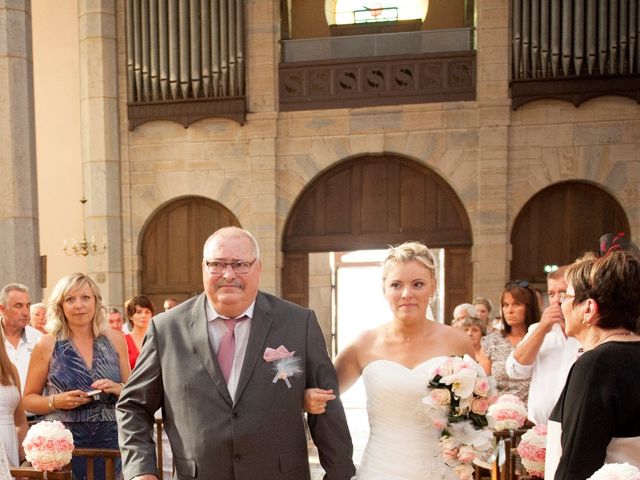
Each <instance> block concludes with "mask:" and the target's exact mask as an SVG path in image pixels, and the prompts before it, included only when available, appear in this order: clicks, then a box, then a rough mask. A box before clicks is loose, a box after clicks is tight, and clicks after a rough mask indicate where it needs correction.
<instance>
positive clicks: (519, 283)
mask: <svg viewBox="0 0 640 480" xmlns="http://www.w3.org/2000/svg"><path fill="white" fill-rule="evenodd" d="M511 285H516V286H517V287H520V288H527V287H528V286H529V282H527V281H526V280H512V281H510V282H507V283H505V284H504V288H508V287H510V286H511Z"/></svg>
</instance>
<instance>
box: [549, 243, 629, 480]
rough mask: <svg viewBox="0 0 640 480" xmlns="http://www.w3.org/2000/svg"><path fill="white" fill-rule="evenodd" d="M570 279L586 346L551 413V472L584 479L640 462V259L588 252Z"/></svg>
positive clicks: (575, 327)
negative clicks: (608, 466) (604, 469)
mask: <svg viewBox="0 0 640 480" xmlns="http://www.w3.org/2000/svg"><path fill="white" fill-rule="evenodd" d="M566 278H567V292H566V294H564V295H562V296H561V301H562V313H563V314H564V317H565V322H566V326H565V331H566V333H567V335H570V336H573V337H576V338H577V339H578V340H580V342H581V343H582V345H583V347H584V351H585V353H584V354H583V355H582V356H581V357H580V358H579V359H578V360H577V361H576V363H575V364H574V366H573V368H572V369H571V371H570V373H569V377H568V378H567V383H566V385H565V387H564V390H563V392H562V394H561V396H560V398H559V400H558V403H557V404H556V406H555V408H554V409H553V412H552V413H551V418H550V420H549V435H548V440H547V470H546V474H545V477H546V478H555V479H556V480H557V479H561V480H583V479H586V478H588V477H589V476H591V475H592V474H593V473H594V472H595V471H596V470H598V469H599V468H600V467H602V465H603V464H604V463H622V462H627V463H630V464H633V465H635V466H636V467H640V415H639V413H640V336H638V319H639V318H640V295H639V292H640V258H639V257H637V256H636V255H634V254H632V253H629V252H626V251H622V250H615V251H610V252H609V253H607V254H606V255H604V256H603V257H601V258H597V257H596V256H594V255H592V254H588V255H586V256H585V257H583V258H582V259H580V260H578V261H577V262H576V263H574V264H573V265H571V266H570V267H569V268H568V269H567V272H566ZM560 432H561V433H560ZM558 440H559V441H558ZM560 447H561V450H560ZM558 456H559V457H560V458H559V463H558V462H557V460H558ZM554 460H555V462H554ZM556 467H557V470H556ZM554 472H555V476H554Z"/></svg>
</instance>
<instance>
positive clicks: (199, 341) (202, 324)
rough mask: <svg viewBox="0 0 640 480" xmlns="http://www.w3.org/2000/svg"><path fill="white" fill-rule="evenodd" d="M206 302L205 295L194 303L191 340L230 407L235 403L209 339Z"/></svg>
mask: <svg viewBox="0 0 640 480" xmlns="http://www.w3.org/2000/svg"><path fill="white" fill-rule="evenodd" d="M206 301H207V297H206V296H205V294H204V293H203V294H202V295H201V296H200V299H199V300H198V301H197V302H195V303H194V306H193V310H192V311H191V315H190V317H189V330H190V332H191V338H192V339H193V346H194V348H195V350H196V352H197V353H198V356H199V357H200V360H201V361H202V364H203V365H204V368H205V369H206V370H207V372H208V373H209V376H210V377H211V379H212V380H213V383H214V384H215V385H216V387H217V388H218V390H219V391H220V394H221V395H222V396H223V397H224V399H225V400H226V401H227V403H229V405H232V404H233V401H232V400H231V395H229V390H228V389H227V383H226V382H225V381H224V376H223V375H222V371H221V370H220V367H219V366H218V362H217V360H216V358H215V354H214V352H213V347H212V346H211V340H210V339H209V326H208V320H207V317H206V308H205V302H206Z"/></svg>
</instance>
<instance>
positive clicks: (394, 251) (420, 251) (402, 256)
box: [382, 242, 438, 290]
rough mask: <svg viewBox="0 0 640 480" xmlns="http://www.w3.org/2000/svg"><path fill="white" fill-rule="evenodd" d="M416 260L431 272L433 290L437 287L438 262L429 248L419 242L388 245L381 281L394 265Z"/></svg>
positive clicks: (383, 280)
mask: <svg viewBox="0 0 640 480" xmlns="http://www.w3.org/2000/svg"><path fill="white" fill-rule="evenodd" d="M413 260H415V261H417V262H420V263H422V264H423V265H424V266H425V267H427V269H428V270H429V273H431V279H432V280H433V288H434V290H437V289H438V275H437V271H438V264H437V262H436V258H435V256H434V255H433V253H431V250H429V249H428V248H427V246H426V245H424V244H422V243H420V242H404V243H401V244H400V245H396V246H395V247H389V250H388V252H387V257H386V258H385V259H384V262H383V264H382V283H383V284H384V282H385V281H386V280H387V276H388V275H389V271H391V269H392V268H393V267H395V266H396V265H397V264H398V263H400V262H402V263H408V262H411V261H413Z"/></svg>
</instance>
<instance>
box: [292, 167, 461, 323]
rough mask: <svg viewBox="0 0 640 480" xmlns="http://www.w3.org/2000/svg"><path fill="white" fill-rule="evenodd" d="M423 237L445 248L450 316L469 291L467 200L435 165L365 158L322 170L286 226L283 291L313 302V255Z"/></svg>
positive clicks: (446, 308)
mask: <svg viewBox="0 0 640 480" xmlns="http://www.w3.org/2000/svg"><path fill="white" fill-rule="evenodd" d="M407 240H419V241H422V242H424V243H425V244H426V245H428V246H429V247H433V248H444V249H445V252H446V253H445V265H444V268H445V302H444V311H445V314H446V316H447V317H446V318H447V319H448V317H450V314H451V310H452V308H453V306H455V305H456V304H458V303H461V302H465V301H469V299H470V298H471V294H472V285H471V279H472V271H471V270H472V264H471V245H472V235H471V226H470V223H469V218H468V216H467V213H466V210H465V208H464V206H463V205H462V202H461V201H460V199H459V198H458V196H457V195H456V193H455V192H454V191H453V189H452V188H451V187H450V186H449V185H448V184H447V182H446V181H445V180H444V179H443V178H442V177H440V176H439V175H438V174H436V173H435V172H434V171H433V170H431V169H429V168H427V167H425V166H423V165H421V164H419V163H417V162H415V161H413V160H409V159H407V158H403V157H400V156H396V155H380V156H361V157H357V158H353V159H351V160H347V161H344V162H341V163H339V164H338V165H335V166H334V167H332V168H330V169H329V170H328V171H326V172H324V173H322V174H320V175H319V176H318V177H317V178H316V179H315V180H314V181H313V182H311V183H310V184H309V185H308V186H307V188H306V189H305V190H304V191H303V192H302V193H301V194H300V196H299V197H298V199H297V201H296V203H295V205H294V206H293V208H292V210H291V213H290V215H289V218H288V219H287V223H286V226H285V229H284V236H283V243H282V250H283V253H284V265H283V274H282V293H283V296H284V297H285V298H287V299H288V300H291V301H293V302H296V303H299V304H301V305H305V306H306V305H308V302H309V298H308V287H309V271H308V255H309V253H311V252H345V251H352V250H360V249H384V248H386V247H387V245H390V244H397V243H401V242H403V241H407Z"/></svg>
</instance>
